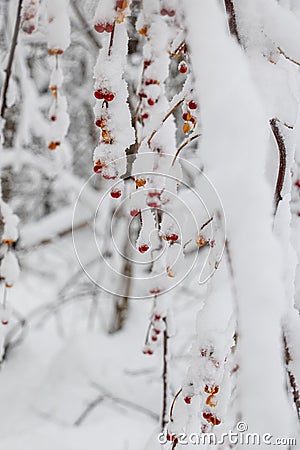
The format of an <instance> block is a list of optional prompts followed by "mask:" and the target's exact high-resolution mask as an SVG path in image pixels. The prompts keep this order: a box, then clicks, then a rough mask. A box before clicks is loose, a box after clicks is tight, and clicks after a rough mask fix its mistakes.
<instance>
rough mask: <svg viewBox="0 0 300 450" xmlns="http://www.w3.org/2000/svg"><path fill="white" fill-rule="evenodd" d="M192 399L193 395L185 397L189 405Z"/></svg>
mask: <svg viewBox="0 0 300 450" xmlns="http://www.w3.org/2000/svg"><path fill="white" fill-rule="evenodd" d="M191 400H192V399H191V397H184V401H185V403H186V404H187V405H190V403H191Z"/></svg>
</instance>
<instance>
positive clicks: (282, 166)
mask: <svg viewBox="0 0 300 450" xmlns="http://www.w3.org/2000/svg"><path fill="white" fill-rule="evenodd" d="M270 126H271V129H272V131H273V134H274V137H275V140H276V142H277V146H278V150H279V168H278V175H277V181H276V187H275V194H274V216H275V214H276V212H277V208H278V204H279V202H280V200H282V195H281V193H282V188H283V184H284V178H285V172H286V154H287V152H286V147H285V142H284V138H283V136H282V134H281V132H280V130H279V128H278V125H277V120H276V119H274V118H273V119H271V120H270Z"/></svg>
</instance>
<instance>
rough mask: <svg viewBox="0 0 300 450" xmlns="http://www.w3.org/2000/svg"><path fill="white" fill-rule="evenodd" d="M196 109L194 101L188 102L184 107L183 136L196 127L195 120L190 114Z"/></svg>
mask: <svg viewBox="0 0 300 450" xmlns="http://www.w3.org/2000/svg"><path fill="white" fill-rule="evenodd" d="M197 108H198V105H197V103H196V102H194V100H190V101H189V102H188V103H187V104H186V105H185V107H184V111H183V114H182V118H183V120H184V124H183V127H182V131H183V133H184V134H189V133H190V132H191V131H192V130H194V128H195V127H196V125H197V119H196V117H194V116H193V114H192V112H193V111H195V110H196V109H197Z"/></svg>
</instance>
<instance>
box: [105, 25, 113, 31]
mask: <svg viewBox="0 0 300 450" xmlns="http://www.w3.org/2000/svg"><path fill="white" fill-rule="evenodd" d="M113 29H114V26H113V24H111V23H107V24H106V26H105V31H106V32H107V33H111V32H112V30H113Z"/></svg>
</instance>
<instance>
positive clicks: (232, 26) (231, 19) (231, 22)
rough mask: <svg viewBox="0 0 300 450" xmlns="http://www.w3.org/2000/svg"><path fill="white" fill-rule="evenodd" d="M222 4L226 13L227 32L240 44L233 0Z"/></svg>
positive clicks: (227, 0)
mask: <svg viewBox="0 0 300 450" xmlns="http://www.w3.org/2000/svg"><path fill="white" fill-rule="evenodd" d="M224 4H225V8H226V12H227V15H228V26H229V31H230V33H231V34H232V36H235V37H236V40H237V41H238V43H239V44H240V43H241V40H240V36H239V33H238V27H237V23H236V15H235V9H234V4H233V0H224Z"/></svg>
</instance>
